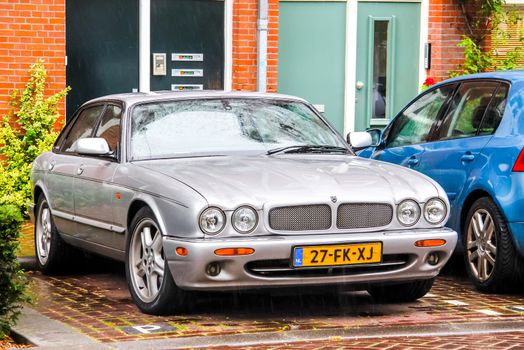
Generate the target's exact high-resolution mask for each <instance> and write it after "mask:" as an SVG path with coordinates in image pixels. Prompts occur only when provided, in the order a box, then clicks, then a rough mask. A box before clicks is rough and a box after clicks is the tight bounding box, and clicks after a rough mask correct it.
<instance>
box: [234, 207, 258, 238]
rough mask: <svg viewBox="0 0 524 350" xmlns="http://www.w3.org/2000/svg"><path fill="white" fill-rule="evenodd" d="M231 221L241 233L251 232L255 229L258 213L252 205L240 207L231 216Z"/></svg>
mask: <svg viewBox="0 0 524 350" xmlns="http://www.w3.org/2000/svg"><path fill="white" fill-rule="evenodd" d="M231 222H232V224H233V227H234V228H235V230H237V231H238V232H240V233H249V232H251V231H253V230H254V229H255V226H256V225H257V222H258V215H257V212H256V211H255V209H253V208H251V207H240V208H238V209H237V210H235V212H234V213H233V216H231Z"/></svg>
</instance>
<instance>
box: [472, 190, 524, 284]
mask: <svg viewBox="0 0 524 350" xmlns="http://www.w3.org/2000/svg"><path fill="white" fill-rule="evenodd" d="M462 232H463V234H462V244H463V247H464V258H465V262H466V270H467V272H468V275H469V277H470V279H471V280H472V281H473V283H474V284H475V287H476V288H477V289H478V290H480V291H482V292H489V293H493V292H500V291H506V290H509V289H510V288H511V286H514V285H516V283H515V282H518V281H519V280H520V279H521V276H522V259H521V258H520V256H519V254H518V253H517V251H516V249H515V246H514V245H513V240H512V237H511V234H510V232H509V228H508V225H507V224H506V221H505V220H504V217H503V216H502V213H501V212H500V210H499V208H498V207H497V205H496V204H495V203H494V202H493V200H492V199H491V198H489V197H483V198H480V199H478V200H476V201H475V202H474V203H473V205H472V206H471V208H470V209H469V212H468V215H467V217H466V222H465V225H464V228H463V231H462Z"/></svg>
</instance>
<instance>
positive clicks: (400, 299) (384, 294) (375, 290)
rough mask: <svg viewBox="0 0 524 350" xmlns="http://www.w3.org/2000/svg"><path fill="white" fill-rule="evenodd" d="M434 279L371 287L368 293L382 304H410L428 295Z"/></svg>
mask: <svg viewBox="0 0 524 350" xmlns="http://www.w3.org/2000/svg"><path fill="white" fill-rule="evenodd" d="M434 281H435V279H434V278H431V279H428V280H420V281H413V282H408V283H399V284H389V285H387V284H386V285H379V286H371V287H369V288H368V293H369V294H371V296H372V297H373V300H375V301H377V302H382V303H408V302H412V301H416V300H417V299H420V298H422V297H423V296H424V295H426V294H427V293H428V292H429V291H430V290H431V287H432V286H433V282H434Z"/></svg>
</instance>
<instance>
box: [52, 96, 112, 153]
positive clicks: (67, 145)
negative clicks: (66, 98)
mask: <svg viewBox="0 0 524 350" xmlns="http://www.w3.org/2000/svg"><path fill="white" fill-rule="evenodd" d="M103 109H104V105H99V106H94V107H90V108H86V109H84V110H83V111H82V112H80V115H79V116H78V118H77V119H76V121H75V124H74V125H73V127H72V128H71V130H70V131H69V134H68V135H67V137H66V139H65V142H64V144H63V145H62V151H63V152H73V150H72V146H73V144H74V143H75V141H76V140H79V139H83V138H86V137H91V134H92V133H93V128H94V127H95V123H96V120H97V118H98V117H99V116H100V114H101V113H102V111H103Z"/></svg>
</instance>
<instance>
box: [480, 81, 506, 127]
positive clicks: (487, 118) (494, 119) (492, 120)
mask: <svg viewBox="0 0 524 350" xmlns="http://www.w3.org/2000/svg"><path fill="white" fill-rule="evenodd" d="M508 89H509V88H508V85H506V84H500V86H499V88H498V89H497V92H496V93H495V96H493V99H492V100H491V103H490V104H489V106H488V109H487V111H486V114H485V115H484V119H482V123H481V124H480V130H479V135H491V134H493V133H494V132H495V131H496V130H497V128H498V126H499V124H500V121H501V120H502V116H503V115H504V108H505V107H506V100H507V99H506V97H507V96H508Z"/></svg>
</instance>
